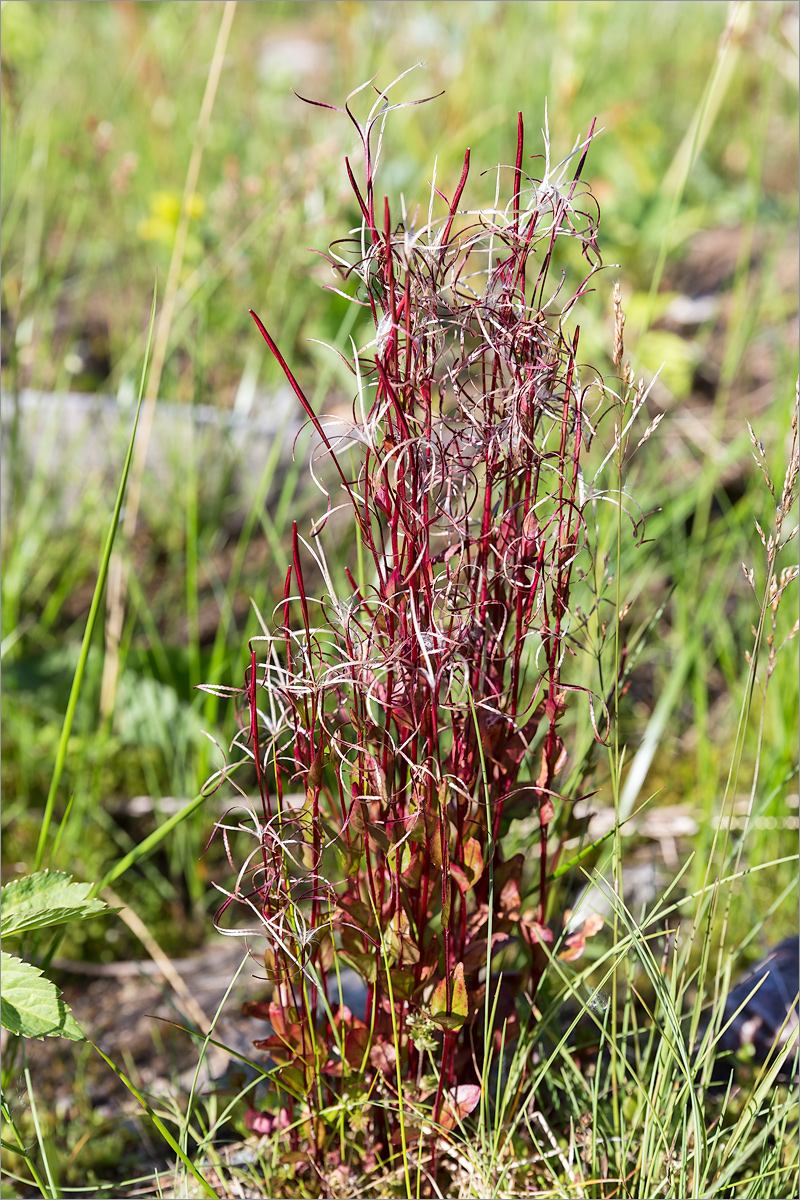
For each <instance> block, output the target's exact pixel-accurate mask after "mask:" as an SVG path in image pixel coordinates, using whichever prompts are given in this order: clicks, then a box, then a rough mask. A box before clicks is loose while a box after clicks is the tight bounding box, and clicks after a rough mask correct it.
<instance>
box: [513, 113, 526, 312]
mask: <svg viewBox="0 0 800 1200" xmlns="http://www.w3.org/2000/svg"><path fill="white" fill-rule="evenodd" d="M523 140H524V133H523V127H522V113H517V159H516V162H515V164H514V230H515V232H516V233H517V234H519V194H520V191H521V189H522V143H523ZM523 288H524V284H523Z"/></svg>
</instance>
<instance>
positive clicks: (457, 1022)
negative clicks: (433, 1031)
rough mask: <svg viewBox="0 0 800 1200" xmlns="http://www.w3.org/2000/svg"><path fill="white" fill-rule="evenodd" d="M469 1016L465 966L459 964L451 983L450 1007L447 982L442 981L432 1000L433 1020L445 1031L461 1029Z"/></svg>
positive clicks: (434, 991)
mask: <svg viewBox="0 0 800 1200" xmlns="http://www.w3.org/2000/svg"><path fill="white" fill-rule="evenodd" d="M468 1015H469V1002H468V1000H467V985H466V983H465V982H464V964H463V963H457V964H456V968H455V970H454V971H453V978H452V980H451V981H450V1007H449V1008H448V1006H447V980H446V979H440V980H439V982H438V983H437V985H436V987H435V988H434V990H433V997H432V999H431V1020H432V1021H435V1022H436V1024H437V1025H440V1026H441V1027H442V1028H443V1029H460V1028H461V1026H462V1025H463V1024H464V1022H465V1021H466V1019H467V1017H468Z"/></svg>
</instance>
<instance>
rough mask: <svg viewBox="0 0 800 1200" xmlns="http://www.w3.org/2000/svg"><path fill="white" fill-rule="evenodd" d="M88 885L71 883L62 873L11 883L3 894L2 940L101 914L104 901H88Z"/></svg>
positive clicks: (44, 873) (41, 872) (33, 876)
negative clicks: (29, 931)
mask: <svg viewBox="0 0 800 1200" xmlns="http://www.w3.org/2000/svg"><path fill="white" fill-rule="evenodd" d="M91 890H92V885H91V884H90V883H73V882H72V876H71V875H65V874H64V873H63V872H62V871H36V872H35V873H34V874H33V875H26V876H25V877H24V878H23V879H14V880H12V881H11V883H7V884H6V886H5V887H4V888H3V890H2V905H3V907H2V919H1V920H0V933H2V935H3V937H6V936H8V935H10V934H21V933H24V932H26V931H28V930H31V929H44V928H45V927H46V926H48V925H63V924H64V923H65V922H66V921H76V920H85V919H86V918H87V917H94V916H96V915H97V914H98V913H101V912H103V910H104V909H105V908H106V904H105V902H104V901H103V900H91V899H89V892H90V891H91Z"/></svg>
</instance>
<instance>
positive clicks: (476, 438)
mask: <svg viewBox="0 0 800 1200" xmlns="http://www.w3.org/2000/svg"><path fill="white" fill-rule="evenodd" d="M385 107H386V106H385V103H384V104H382V105H381V104H379V105H377V106H376V109H375V110H374V111H373V115H372V117H371V119H370V121H369V122H368V123H367V124H366V125H361V124H360V123H359V122H357V121H355V118H353V117H352V114H350V110H349V108H348V109H347V112H348V114H349V115H351V119H353V120H354V123H355V124H356V127H357V128H358V130H359V134H360V136H361V138H362V142H363V146H364V163H365V171H366V178H365V183H364V186H363V187H361V188H360V187H359V186H358V185H357V183H356V180H355V177H354V174H353V171H352V169H351V167H350V165H349V163H348V164H347V170H348V175H349V178H350V182H351V184H352V187H353V190H354V193H355V195H356V199H357V202H358V205H359V209H360V211H361V214H362V217H363V225H362V229H361V231H360V233H359V234H358V235H357V236H356V237H355V238H353V239H352V240H350V241H349V242H345V243H343V244H342V243H340V244H337V245H335V246H334V247H332V248H331V256H330V262H331V263H332V265H333V267H334V269H335V270H336V271H337V272H338V273H339V274H340V275H341V277H342V279H343V280H344V281H345V283H346V284H350V285H353V284H354V285H355V289H354V290H355V294H354V302H355V303H357V304H359V305H361V306H362V307H363V308H364V309H367V310H369V312H370V313H371V316H372V319H373V321H374V326H375V331H376V332H375V339H374V341H373V342H372V344H371V346H370V347H368V348H367V349H366V350H363V351H361V352H360V353H359V354H358V355H357V356H356V357H355V359H354V360H353V361H352V364H351V365H352V369H353V373H354V375H355V376H356V377H357V380H358V391H357V394H356V397H355V400H354V403H353V410H352V422H348V423H346V424H345V426H344V427H343V428H341V429H339V430H338V431H336V432H334V431H333V430H332V428H331V426H330V425H329V424H327V423H326V425H325V426H324V427H323V423H322V422H321V421H320V420H319V418H318V417H317V416H316V415H315V414H314V412H313V410H312V407H311V405H310V403H309V401H308V400H307V399H306V397H305V395H304V393H303V391H302V388H301V387H300V385H299V384H298V382H297V381H296V380H295V379H294V377H293V375H292V373H291V371H290V369H289V367H288V365H287V364H286V363H285V361H284V360H283V358H282V357H281V356H280V353H279V351H278V348H277V346H276V345H275V343H274V341H273V340H272V338H271V337H270V335H269V333H268V332H267V330H266V329H265V327H264V326H263V325H262V323H261V321H260V320H259V319H258V318H257V317H255V314H253V315H254V318H255V320H256V322H257V324H258V326H259V329H260V330H261V332H262V334H263V336H264V337H265V339H266V340H267V342H268V343H269V345H270V347H271V349H272V350H273V352H274V353H275V355H276V356H277V358H278V360H279V362H280V363H281V366H282V367H283V369H284V371H285V373H286V376H287V379H288V380H289V382H290V384H291V386H292V387H293V388H294V390H295V392H296V394H297V396H298V399H299V401H300V403H301V404H302V406H303V408H304V410H305V412H306V413H307V414H308V417H309V420H310V421H311V422H312V424H313V426H314V429H315V430H316V432H317V435H318V437H319V439H320V442H321V450H322V453H323V454H324V455H325V456H327V457H328V458H329V460H330V461H331V462H332V463H333V467H334V470H335V481H336V480H338V487H339V489H340V492H341V493H342V498H343V499H344V501H345V503H347V504H349V505H350V506H351V508H352V514H353V518H354V522H355V526H356V531H357V537H358V539H359V541H360V545H361V551H362V553H363V558H364V561H365V566H364V570H363V575H361V576H360V577H358V578H356V577H355V573H350V572H348V579H349V581H350V588H351V590H350V594H348V595H346V596H341V595H336V594H334V589H333V583H332V581H331V577H330V575H329V573H328V571H327V567H326V564H325V560H324V557H323V554H322V550H321V548H315V546H314V545H312V544H310V543H307V542H305V541H304V540H303V539H301V538H300V536H299V534H298V532H297V527H296V526H295V528H294V536H293V547H292V566H291V568H290V570H289V573H288V575H287V578H286V588H285V596H286V601H285V604H284V605H283V607H282V609H281V615H282V617H283V624H282V625H280V626H278V627H276V628H274V629H273V630H272V632H271V633H270V635H269V636H268V637H267V638H266V649H265V652H264V653H259V654H258V655H257V653H256V650H255V649H254V650H253V656H252V664H251V667H250V676H249V681H248V686H247V689H246V693H245V694H246V701H247V707H248V719H247V721H246V722H243V727H244V729H245V730H246V733H245V732H243V734H242V737H241V743H242V744H243V745H244V744H245V738H247V748H248V753H249V754H250V755H251V756H252V757H253V758H254V759H255V762H256V771H257V782H258V786H259V789H260V791H261V796H262V802H263V813H262V815H261V818H260V819H259V835H258V837H259V848H258V853H257V858H256V860H254V865H253V864H251V866H250V874H249V875H248V873H247V871H246V870H242V872H241V873H240V876H239V878H240V887H239V888H238V889H237V891H236V892H235V893H234V894H232V895H231V897H230V898H229V901H228V903H230V901H231V900H232V899H237V900H244V901H246V903H247V904H248V905H249V906H250V908H251V910H252V911H254V912H255V913H256V915H257V917H258V919H259V921H260V923H261V926H262V927H263V930H264V931H265V932H266V935H267V938H268V943H269V948H268V950H267V955H266V964H267V969H268V975H269V977H270V979H271V981H272V982H273V983H274V984H275V993H274V995H275V999H274V1001H273V1003H272V1004H271V1005H270V1006H269V1009H268V1010H264V1009H262V1008H260V1007H258V1006H251V1008H250V1011H251V1013H252V1014H253V1015H258V1016H265V1015H266V1013H267V1012H268V1014H269V1020H270V1023H271V1025H272V1031H273V1032H272V1034H271V1036H270V1037H268V1038H267V1039H265V1040H264V1041H261V1042H258V1043H256V1044H257V1045H259V1046H261V1047H262V1048H264V1049H266V1050H269V1052H270V1054H271V1056H272V1059H273V1062H274V1063H275V1079H276V1080H277V1082H278V1083H279V1085H280V1087H281V1088H282V1089H283V1090H284V1091H285V1092H287V1093H289V1094H290V1095H292V1096H294V1097H296V1098H300V1097H304V1096H306V1095H307V1096H308V1104H309V1105H310V1110H311V1111H312V1112H314V1111H319V1110H320V1109H321V1108H322V1107H324V1106H325V1105H328V1104H330V1103H331V1102H332V1100H333V1098H334V1096H335V1094H336V1092H337V1090H338V1089H339V1088H340V1087H342V1086H344V1084H342V1083H340V1082H339V1081H340V1080H341V1079H342V1077H343V1076H347V1078H348V1082H347V1088H348V1091H349V1093H350V1095H351V1097H352V1095H353V1094H354V1092H355V1091H358V1092H359V1094H362V1095H363V1096H364V1097H369V1096H371V1095H372V1094H373V1089H374V1088H376V1087H377V1088H378V1089H379V1092H378V1094H381V1095H383V1097H384V1104H383V1105H382V1106H381V1107H380V1109H379V1110H378V1109H377V1108H376V1110H375V1113H374V1114H373V1117H372V1118H370V1119H371V1120H372V1121H373V1125H372V1127H371V1133H370V1136H369V1138H367V1145H368V1144H369V1142H370V1140H371V1141H372V1143H373V1145H375V1146H377V1145H381V1144H389V1143H390V1142H391V1141H392V1139H393V1138H394V1135H395V1132H396V1129H395V1126H394V1124H393V1118H392V1117H391V1115H390V1111H389V1110H390V1109H391V1105H392V1102H391V1097H392V1096H393V1095H394V1096H396V1088H397V1083H398V1079H401V1080H402V1081H403V1086H404V1094H405V1096H406V1097H407V1098H408V1097H411V1099H412V1100H413V1099H414V1098H415V1097H416V1099H417V1101H418V1103H422V1101H423V1100H424V1099H425V1096H426V1094H427V1093H426V1091H425V1089H424V1088H422V1087H421V1085H420V1079H421V1077H422V1074H423V1067H424V1063H425V1061H426V1055H427V1054H428V1053H431V1052H432V1053H433V1054H434V1055H435V1056H436V1057H437V1058H438V1065H439V1068H440V1082H439V1085H438V1090H436V1092H435V1095H433V1096H431V1098H430V1101H429V1111H430V1109H431V1106H432V1111H430V1115H431V1116H432V1117H433V1119H434V1120H435V1121H438V1122H439V1123H440V1124H444V1125H445V1127H446V1126H450V1127H452V1125H453V1124H454V1123H455V1122H456V1120H457V1119H458V1120H460V1119H461V1118H462V1117H463V1116H465V1115H466V1114H468V1113H469V1112H470V1111H472V1109H473V1108H474V1107H475V1105H476V1104H477V1102H478V1097H479V1089H478V1088H477V1086H476V1084H475V1075H474V1069H473V1062H474V1061H475V1059H474V1054H473V1049H474V1047H475V1046H476V1045H480V1043H481V1039H482V1035H483V1019H484V1018H483V1010H482V1004H483V1002H484V1000H485V999H486V996H485V991H486V982H485V981H486V968H487V958H489V957H490V942H491V953H495V952H496V951H497V950H498V949H500V948H502V947H508V946H509V944H510V943H511V942H512V940H513V942H514V944H515V945H516V946H517V949H518V955H517V964H516V971H517V975H516V990H517V992H518V994H521V993H522V992H523V990H524V988H525V987H527V988H528V989H529V994H533V993H534V992H535V989H536V987H537V984H538V980H539V976H540V974H541V971H542V969H543V964H544V963H545V962H546V956H545V955H544V952H543V951H542V943H549V942H552V937H553V935H552V932H551V930H550V929H549V928H548V927H547V925H546V916H545V914H546V911H547V891H548V874H549V872H550V871H551V870H552V865H553V850H552V836H553V831H552V829H551V825H552V823H553V822H554V820H555V817H556V813H557V811H563V809H564V805H563V803H562V801H563V799H564V798H563V797H562V796H560V795H559V776H560V775H561V774H562V773H563V768H564V765H565V761H566V748H565V746H564V742H563V740H562V737H561V736H560V733H559V728H560V723H561V720H562V717H563V715H564V712H565V709H566V705H567V695H568V693H567V691H566V689H565V686H564V683H563V680H562V666H563V663H564V659H565V655H566V653H567V645H566V632H567V626H568V618H569V612H570V590H571V587H572V584H573V575H574V573H575V572H576V570H578V569H579V567H578V564H579V562H580V561H581V559H582V558H583V557H585V556H587V555H588V549H587V546H586V529H585V525H584V519H583V511H582V503H583V502H582V497H581V494H580V488H581V474H580V458H581V453H582V450H583V448H584V447H585V446H586V445H588V443H589V441H590V439H591V434H592V429H591V425H590V422H589V420H588V417H587V414H586V413H585V412H584V395H583V392H582V390H581V385H580V382H579V378H578V365H577V359H576V355H577V351H578V339H579V331H578V329H577V328H575V329H574V330H572V331H570V330H568V329H567V327H566V321H567V319H568V317H569V314H570V312H571V310H572V308H573V306H574V304H575V302H576V300H577V299H578V297H579V296H580V295H581V294H582V292H583V291H584V290H585V288H586V284H587V280H588V279H589V277H590V276H591V275H592V274H593V273H594V271H595V270H596V269H597V267H598V265H599V255H598V252H597V246H596V240H595V238H596V226H597V214H596V210H595V207H594V203H593V201H592V199H591V196H590V194H589V193H588V190H587V189H586V188H585V186H584V185H583V184H582V182H581V179H580V175H581V169H582V167H583V163H584V160H585V156H586V152H587V150H588V146H589V143H590V141H591V137H592V131H591V130H590V131H589V134H588V136H587V137H586V139H585V141H583V142H582V143H580V145H579V146H577V147H576V150H575V151H574V155H573V162H575V163H576V165H575V167H574V169H573V170H572V174H571V176H568V175H567V170H566V168H564V169H556V170H554V171H550V169H549V158H548V164H547V166H548V170H547V176H546V178H545V179H544V180H537V179H534V178H532V177H531V176H529V175H528V174H527V173H526V171H525V169H524V161H525V160H524V157H523V127H522V117H521V115H520V118H519V124H518V139H517V155H516V164H515V167H514V168H513V170H512V172H511V175H510V184H511V194H510V196H509V197H508V199H507V201H506V202H505V204H504V206H501V203H500V202H498V204H497V205H495V207H494V208H493V209H492V210H491V211H483V212H481V213H480V214H477V215H474V214H473V215H472V216H470V217H467V218H465V219H463V220H462V218H461V215H460V211H459V204H460V203H461V197H462V193H463V192H464V189H465V186H466V183H467V177H468V171H469V153H467V155H466V157H465V161H464V169H463V173H462V176H461V179H460V181H459V183H458V187H457V189H456V191H455V193H454V195H453V199H452V201H450V202H449V203H447V206H446V212H445V215H444V217H443V218H442V219H441V220H439V221H436V220H431V221H430V223H428V224H425V225H424V226H423V227H421V228H414V227H412V226H409V225H406V224H403V223H399V222H397V221H396V220H393V219H392V218H391V217H390V208H389V202H388V200H386V201H385V202H384V203H383V204H382V205H380V206H378V205H376V199H377V197H376V193H375V178H374V165H375V142H376V139H377V133H378V127H379V126H380V123H381V122H382V121H383V119H384V115H385V114H384V109H385ZM499 179H501V180H502V173H499ZM439 195H440V193H439ZM378 207H379V208H380V210H381V216H380V218H379V217H378V215H377V209H378ZM564 238H567V239H570V240H571V241H573V242H575V243H577V247H578V249H579V251H580V254H581V255H582V256H583V257H584V259H585V261H586V273H585V278H584V280H583V282H582V283H581V284H580V286H579V287H578V288H577V289H576V290H575V292H574V293H573V294H572V295H571V296H570V297H569V298H568V299H567V300H566V301H564V300H563V299H562V300H561V302H560V305H559V307H558V308H555V307H554V304H553V299H554V298H553V297H551V296H550V295H549V294H548V285H547V279H548V271H549V268H550V266H551V261H552V259H553V256H554V254H555V253H556V250H557V245H558V243H560V241H561V240H562V239H564ZM558 290H559V289H558V288H556V289H555V292H556V295H558ZM353 464H355V465H354V466H353ZM324 477H325V476H321V478H324ZM335 481H334V482H335ZM336 503H340V501H339V500H335V499H334V496H333V495H330V496H329V502H328V511H330V510H331V509H332V508H333V506H334V504H336ZM324 525H325V519H323V520H322V521H321V522H319V523H318V526H317V529H316V531H315V536H316V534H319V533H321V531H322V529H323V528H324ZM316 546H317V547H319V541H318V542H317V543H316ZM301 547H305V551H306V552H307V553H308V554H311V555H315V556H316V557H317V561H318V563H319V565H320V569H321V571H322V574H323V577H324V578H325V579H326V583H327V585H328V586H327V590H326V593H325V594H324V595H322V596H315V597H313V598H312V597H310V596H309V595H308V593H307V591H306V587H305V583H304V577H303V570H302V559H303V557H304V553H303V551H302V549H301ZM306 561H308V559H307V560H306ZM353 572H355V568H353ZM312 599H313V600H314V603H313V604H312ZM528 647H532V648H533V651H534V652H533V653H528V652H527V650H528ZM289 792H291V793H297V792H299V793H300V800H299V801H298V802H296V803H295V804H294V805H293V806H290V805H289V803H288V801H287V798H286V797H287V794H288V793H289ZM511 813H513V814H514V815H516V816H519V815H521V814H525V813H533V814H538V828H539V849H540V860H539V867H538V875H537V879H536V881H535V883H534V885H533V887H534V891H533V893H532V894H531V892H530V889H528V892H527V896H526V898H525V903H524V904H523V897H521V895H520V889H521V887H522V867H523V862H522V856H521V855H519V856H516V857H515V858H513V859H511V860H510V861H504V860H503V856H502V853H501V850H500V846H499V839H500V836H501V834H502V832H503V831H504V829H505V827H506V825H507V821H508V817H509V815H510V814H511ZM504 821H505V824H504ZM548 847H550V849H548ZM248 879H249V881H250V884H251V886H250V887H249V890H248V887H246V886H245V881H246V880H248ZM224 907H225V906H224ZM334 951H335V952H336V953H337V955H338V958H339V961H340V963H344V964H347V965H349V966H350V967H351V968H353V969H354V970H355V971H356V972H357V973H358V975H359V976H360V977H361V978H362V979H363V981H364V986H365V990H366V1002H365V1005H364V1009H363V1011H361V1012H359V1013H356V1014H355V1015H354V1014H353V1012H351V1011H350V1009H349V1008H347V1007H346V1006H345V1005H344V1004H343V1003H341V1001H340V997H339V994H338V988H337V978H336V975H335V974H333V973H332V972H331V965H332V962H333V957H334ZM320 992H321V993H322V995H321V996H320V995H319V993H320ZM497 1012H498V1015H499V1016H498V1019H500V1020H503V1019H508V1018H510V1019H511V1020H512V1021H513V1019H514V1011H513V1005H510V1004H509V1003H506V1002H503V1003H500V1004H498V1006H497ZM479 1014H480V1016H479ZM495 1040H496V1039H495V1037H494V1033H493V1034H492V1039H491V1041H492V1044H494V1042H495ZM487 1049H488V1048H487ZM398 1054H399V1062H398ZM387 1097H388V1098H389V1100H388V1103H387V1102H386V1100H387ZM395 1104H396V1101H395ZM315 1136H319V1135H315ZM336 1136H337V1137H338V1134H337V1135H336ZM319 1148H320V1150H321V1147H319Z"/></svg>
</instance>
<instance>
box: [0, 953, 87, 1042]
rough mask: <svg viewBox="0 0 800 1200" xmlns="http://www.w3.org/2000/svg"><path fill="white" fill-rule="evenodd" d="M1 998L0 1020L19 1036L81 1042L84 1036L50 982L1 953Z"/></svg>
mask: <svg viewBox="0 0 800 1200" xmlns="http://www.w3.org/2000/svg"><path fill="white" fill-rule="evenodd" d="M2 968H3V995H2V999H1V1000H0V1021H1V1022H2V1025H3V1028H4V1029H7V1030H8V1031H9V1033H17V1034H19V1035H20V1036H21V1037H30V1038H43V1037H65V1038H69V1039H70V1041H73V1042H82V1041H85V1035H84V1033H83V1031H82V1030H81V1028H80V1026H79V1025H78V1023H77V1021H76V1020H75V1018H74V1017H73V1015H72V1013H71V1012H70V1011H69V1008H68V1007H67V1005H66V1004H65V1003H64V1001H63V1000H61V999H60V992H59V990H58V988H57V987H56V985H55V984H54V983H51V982H50V980H49V979H47V978H45V976H44V975H43V974H42V972H41V971H40V970H39V968H38V967H34V966H33V965H32V964H31V963H26V962H23V961H22V959H21V958H15V957H14V955H12V954H6V953H5V951H3V953H2Z"/></svg>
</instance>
